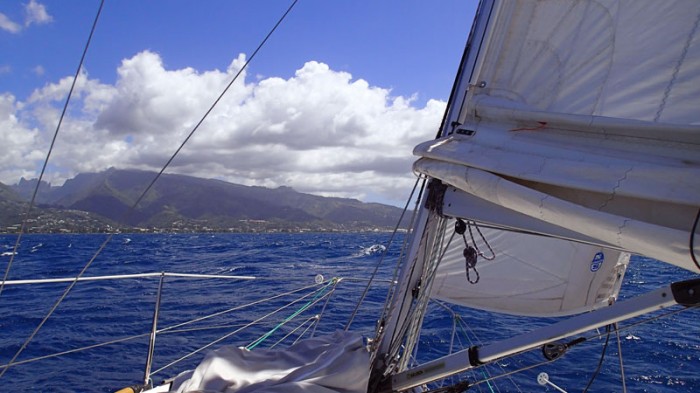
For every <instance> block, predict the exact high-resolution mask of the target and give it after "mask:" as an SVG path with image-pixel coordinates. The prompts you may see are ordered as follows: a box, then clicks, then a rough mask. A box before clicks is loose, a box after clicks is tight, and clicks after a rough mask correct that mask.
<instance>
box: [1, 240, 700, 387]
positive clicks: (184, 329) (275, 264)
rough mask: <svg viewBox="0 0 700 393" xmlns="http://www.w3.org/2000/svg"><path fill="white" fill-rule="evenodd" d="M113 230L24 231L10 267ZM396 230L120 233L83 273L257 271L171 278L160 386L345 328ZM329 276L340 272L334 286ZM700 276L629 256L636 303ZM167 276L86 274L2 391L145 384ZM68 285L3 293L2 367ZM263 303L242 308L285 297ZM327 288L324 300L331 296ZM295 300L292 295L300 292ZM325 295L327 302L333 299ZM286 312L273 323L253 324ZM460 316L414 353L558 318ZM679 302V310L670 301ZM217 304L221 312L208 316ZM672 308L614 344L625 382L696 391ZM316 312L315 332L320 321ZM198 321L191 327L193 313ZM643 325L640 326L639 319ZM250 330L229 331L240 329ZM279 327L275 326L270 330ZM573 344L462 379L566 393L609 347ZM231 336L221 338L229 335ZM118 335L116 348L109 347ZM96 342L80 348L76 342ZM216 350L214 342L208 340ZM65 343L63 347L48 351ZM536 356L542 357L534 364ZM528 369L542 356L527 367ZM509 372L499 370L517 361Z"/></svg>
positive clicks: (687, 339)
mask: <svg viewBox="0 0 700 393" xmlns="http://www.w3.org/2000/svg"><path fill="white" fill-rule="evenodd" d="M105 238H106V235H68V234H66V235H25V236H24V237H23V240H22V244H21V247H20V249H19V252H18V254H17V256H16V257H15V260H14V262H13V265H12V269H11V270H10V276H9V279H10V280H20V279H36V278H56V277H73V276H75V275H76V274H78V272H79V271H80V270H81V269H82V267H83V266H84V265H85V264H86V263H87V262H88V261H89V260H90V258H91V257H92V256H93V255H94V253H95V251H96V250H97V249H98V248H99V246H100V244H101V243H102V242H103V241H104V240H105ZM389 238H390V234H386V233H363V234H355V233H353V234H330V233H304V234H178V235H163V234H121V235H117V236H115V237H114V238H113V239H112V241H111V242H110V243H109V244H108V245H107V246H106V247H105V249H104V251H103V252H102V253H101V254H100V255H99V256H98V257H97V258H96V259H95V260H94V262H93V263H92V266H91V267H90V269H89V270H88V272H87V273H86V274H85V275H86V276H99V275H125V274H136V273H144V272H163V271H165V272H176V273H196V274H216V275H238V276H254V277H256V279H255V280H246V281H243V280H225V279H202V278H182V277H167V278H165V279H164V285H163V289H162V293H161V307H160V313H159V315H158V319H157V322H158V328H159V329H165V330H164V331H163V332H161V333H160V334H159V335H158V336H157V338H156V345H155V356H154V360H153V366H152V370H153V371H156V370H158V371H157V373H156V374H155V375H154V377H153V379H154V381H155V382H159V381H161V380H162V379H164V378H167V377H170V376H173V375H176V374H177V373H179V372H180V371H183V370H187V369H191V368H193V367H195V366H196V365H197V363H198V362H199V361H200V360H201V359H202V357H203V356H204V351H202V352H197V353H194V354H193V355H191V356H189V357H186V358H184V359H182V360H180V361H178V362H176V363H174V364H173V365H170V364H171V363H173V362H175V361H177V360H178V359H180V358H182V357H183V355H185V354H188V353H190V352H192V351H194V350H195V349H196V348H198V347H200V346H202V345H205V344H207V343H210V342H213V341H217V340H221V341H218V343H217V344H216V345H237V346H242V345H249V344H251V343H253V342H255V341H256V340H257V339H258V338H260V337H263V336H264V335H265V333H266V332H269V331H271V330H274V334H272V335H270V336H269V337H268V338H267V339H266V340H265V341H263V342H261V343H260V344H259V346H260V347H270V346H273V345H277V344H276V343H277V342H280V345H283V344H287V343H290V342H291V341H293V340H294V339H295V338H296V335H298V334H299V333H301V332H304V331H306V334H309V333H310V332H311V331H312V330H314V329H315V330H316V331H315V334H316V335H321V334H327V333H331V332H333V331H335V330H338V329H343V328H344V327H345V325H346V324H347V322H348V316H349V315H350V314H351V313H352V310H353V309H354V307H355V304H356V302H357V300H358V299H359V297H360V294H361V293H362V291H363V290H364V288H365V285H366V280H367V279H368V278H369V277H370V275H371V273H372V271H373V270H374V269H375V266H376V265H377V263H378V262H379V261H380V260H381V255H382V247H380V245H385V244H386V242H387V241H388V240H389ZM15 239H16V237H15V236H13V235H0V253H2V254H3V256H0V269H1V270H2V272H3V273H4V271H5V268H6V266H7V263H8V261H9V259H10V258H9V255H8V253H9V251H10V250H11V248H12V246H13V245H14V242H15ZM402 241H403V238H402V237H401V236H399V237H398V238H397V239H395V241H394V245H393V246H391V247H390V248H389V249H388V252H387V257H386V258H385V260H384V263H383V265H382V266H381V267H380V269H379V274H378V278H379V280H380V281H379V282H377V283H375V284H373V286H372V287H371V289H370V291H369V293H368V296H367V299H366V301H365V302H364V303H363V305H362V307H361V308H360V310H359V313H358V315H357V317H356V318H355V319H354V321H353V324H352V329H353V330H356V331H360V332H362V333H363V334H364V335H365V336H366V337H370V336H371V335H372V334H373V332H374V327H375V324H376V321H377V317H378V316H379V313H380V311H381V308H382V305H383V303H384V299H385V297H386V296H387V289H388V284H387V282H388V281H389V280H390V279H391V275H392V272H393V269H394V264H395V261H396V258H397V256H398V255H399V247H400V245H401V242H402ZM319 275H322V276H323V278H324V280H325V281H324V282H327V280H329V279H331V278H334V277H339V278H342V280H340V281H339V282H338V283H337V284H336V285H335V289H334V290H333V291H331V290H332V289H333V286H328V287H325V289H324V290H325V291H326V292H324V293H323V294H319V293H316V292H313V291H315V290H317V289H319V288H324V285H325V284H321V285H317V284H316V280H318V279H320V276H319ZM691 277H694V275H692V274H691V273H689V272H685V271H682V270H680V269H677V268H674V267H672V266H668V265H665V264H659V263H658V262H656V261H652V260H648V259H643V258H633V260H632V263H631V264H630V268H629V270H628V272H627V275H626V281H625V284H624V285H623V287H622V291H621V297H622V298H628V297H631V296H634V295H636V294H639V293H644V292H646V291H650V290H653V289H655V288H658V287H660V286H661V285H663V284H665V283H668V282H670V281H678V280H682V279H687V278H691ZM158 282H159V279H158V277H151V278H130V279H124V280H104V281H90V282H79V283H78V284H77V285H76V286H75V288H74V289H73V290H72V291H71V292H70V294H69V295H68V296H67V297H66V298H65V300H64V301H63V302H62V303H61V304H60V305H59V306H58V307H57V309H56V311H55V312H54V313H53V315H52V316H51V318H49V319H48V321H47V322H46V324H45V325H44V326H43V327H42V328H41V330H40V331H39V332H38V334H37V335H36V336H35V337H34V339H33V340H32V341H31V342H30V343H29V345H28V346H27V347H26V349H25V350H24V351H23V352H22V354H21V355H20V356H19V358H18V359H17V362H20V364H16V365H13V366H12V367H10V368H9V369H8V370H7V372H6V373H5V375H3V376H2V378H1V380H0V386H2V388H0V390H1V391H3V392H110V391H115V390H117V389H119V388H122V387H125V386H129V385H132V384H135V383H139V382H140V381H141V380H142V379H143V373H144V368H145V363H146V354H147V352H148V339H149V337H148V332H150V330H151V326H152V323H153V310H154V306H155V303H156V294H157V292H158ZM67 285H68V284H67V283H51V284H32V285H8V286H6V287H5V289H4V290H3V293H2V294H1V295H0V316H1V317H0V332H1V333H0V365H5V364H7V363H8V362H9V361H10V359H11V358H12V357H13V356H14V354H15V353H16V352H17V350H18V349H19V348H20V346H22V344H23V343H24V342H25V340H26V338H27V337H28V336H29V335H30V334H31V333H32V331H33V330H34V329H35V328H36V326H37V325H38V324H39V323H40V322H41V320H42V319H43V318H44V316H45V315H46V313H47V312H48V310H49V309H51V307H52V306H53V305H54V303H55V302H56V300H57V298H58V297H59V296H60V295H61V294H62V292H63V291H64V289H65V288H66V286H67ZM299 288H306V289H302V290H300V291H299V292H296V293H294V294H291V295H288V296H284V297H277V298H273V299H272V300H271V301H269V302H266V303H259V304H255V305H253V306H249V307H246V305H247V304H249V303H251V302H254V301H257V300H261V299H266V298H271V297H273V296H275V295H277V294H281V293H285V292H290V291H293V290H296V289H299ZM326 294H328V295H329V297H323V296H324V295H326ZM302 296H306V297H304V298H302V299H301V300H297V302H296V303H293V304H291V306H288V307H286V308H283V307H284V306H285V305H287V304H289V302H290V301H291V300H292V299H299V298H300V297H302ZM326 299H330V300H329V301H327V302H326ZM307 306H308V309H307V310H306V311H305V312H303V313H300V315H299V319H295V320H292V321H290V322H289V323H287V324H285V325H284V326H281V327H278V323H279V322H280V320H282V319H284V318H286V317H288V316H290V315H292V314H294V313H296V312H298V311H299V310H302V309H304V308H305V307H307ZM278 309H280V311H279V313H278V314H276V315H278V317H277V318H276V319H274V320H271V321H267V320H262V321H257V318H259V317H260V316H262V315H265V314H267V313H271V312H273V311H275V310H278ZM454 310H455V311H457V312H458V314H459V315H460V320H461V321H464V323H465V325H464V326H462V325H461V324H458V325H457V326H458V329H457V331H458V334H457V335H456V336H454V338H453V335H452V331H453V325H454V324H453V321H454V318H453V317H452V316H451V315H450V314H449V313H447V312H444V310H443V308H442V307H441V306H439V305H431V307H430V308H429V311H428V316H427V317H426V320H427V323H426V329H425V330H424V332H423V334H422V336H421V340H420V342H419V358H418V360H419V361H423V360H426V359H428V358H431V357H433V356H435V355H437V354H438V353H442V352H444V351H447V350H448V347H449V344H450V342H451V341H455V342H461V343H463V344H465V345H469V343H473V344H484V343H490V342H493V341H495V340H497V339H499V338H506V337H509V336H511V335H514V334H519V333H523V332H526V331H529V330H532V329H534V328H536V327H539V326H542V325H544V324H546V323H549V322H551V321H552V320H551V319H541V318H516V317H512V316H503V315H498V314H493V313H487V312H482V311H476V310H469V309H464V308H454ZM674 310H675V309H674ZM213 313H217V315H215V316H214V317H211V318H206V319H202V318H203V317H205V316H207V315H211V314H213ZM665 313H666V312H665V311H662V312H660V313H655V314H652V318H651V320H649V319H650V317H649V316H647V317H641V318H636V319H634V320H632V321H628V322H623V323H621V324H620V326H621V327H623V328H625V327H626V328H625V329H624V330H623V331H622V332H621V334H620V340H619V345H620V347H619V348H620V349H621V353H622V355H623V356H622V359H623V362H624V363H623V364H624V374H625V383H626V387H627V390H628V391H630V392H698V391H700V374H698V371H697V370H699V369H700V326H699V324H698V323H697V320H698V315H699V314H698V310H697V309H692V310H687V311H684V312H680V313H675V314H673V315H670V316H667V317H664V318H656V317H658V316H659V315H660V314H665ZM315 315H321V319H320V323H319V324H318V326H317V327H314V326H312V322H313V321H314V319H313V316H315ZM197 319H201V320H198V321H196V322H193V323H187V324H185V323H186V322H188V321H192V320H197ZM642 321H645V323H641V322H642ZM248 325H250V326H249V327H248V328H247V329H245V330H243V331H241V332H240V333H237V334H234V335H231V336H227V334H228V333H229V332H232V331H237V330H239V329H241V327H243V326H248ZM275 329H276V330H275ZM600 333H601V334H600V335H601V338H593V336H595V335H596V333H595V332H592V333H587V334H584V335H583V336H586V337H587V338H589V339H588V340H587V341H586V342H584V343H582V344H580V345H576V346H575V347H573V348H571V349H570V351H569V352H568V353H567V354H566V355H564V356H563V357H562V358H561V359H559V360H557V361H555V362H549V363H544V364H541V363H543V362H544V358H543V357H542V355H541V353H540V351H538V350H535V351H531V352H528V353H525V354H521V355H518V356H515V357H510V358H507V359H504V360H501V361H499V362H497V364H496V365H493V366H488V367H482V368H479V369H477V370H476V371H474V372H472V373H468V374H464V376H466V377H467V378H469V379H470V380H472V381H475V380H484V379H488V378H491V377H495V378H494V379H492V380H490V381H489V382H483V383H480V384H477V385H475V386H474V387H473V388H472V389H473V390H470V391H479V392H519V391H524V392H540V391H541V392H546V391H550V392H551V391H554V389H553V388H552V387H545V386H540V385H538V383H537V381H536V379H537V376H538V374H540V373H542V372H546V373H548V374H549V379H550V380H551V381H552V382H553V383H555V384H556V385H558V386H559V387H561V388H563V389H565V390H567V391H569V392H578V391H583V390H584V388H585V387H586V385H587V384H588V382H589V380H590V379H591V376H592V375H593V374H594V373H595V371H596V368H597V367H598V364H599V361H600V359H601V352H602V350H603V347H604V346H605V342H606V340H605V332H604V331H601V332H600ZM222 337H225V338H223V339H222ZM105 342H112V343H110V344H108V345H100V346H97V345H98V344H100V343H105ZM92 346H94V348H92V349H88V350H83V351H78V352H72V351H73V350H74V349H77V348H84V347H92ZM213 347H216V346H213ZM57 352H70V353H68V354H66V355H63V356H57V357H48V358H47V357H46V356H47V355H50V354H53V353H57ZM619 352H620V350H618V340H617V337H616V335H615V334H614V333H613V334H611V336H610V339H609V342H608V345H607V350H606V355H605V357H604V358H603V361H602V364H601V368H600V372H599V373H598V375H597V377H596V378H595V380H594V381H593V382H592V383H591V386H590V388H589V391H590V392H611V391H622V388H621V377H620V361H619V356H618V353H619ZM538 364H539V365H538ZM530 365H538V366H536V367H533V368H528V367H530ZM520 369H524V371H521V372H516V373H513V374H511V375H509V376H507V377H497V376H498V375H500V374H503V373H510V372H513V371H516V370H520Z"/></svg>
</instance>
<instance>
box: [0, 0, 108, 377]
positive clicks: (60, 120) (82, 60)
mask: <svg viewBox="0 0 700 393" xmlns="http://www.w3.org/2000/svg"><path fill="white" fill-rule="evenodd" d="M103 6H104V0H102V1H100V6H99V8H98V9H97V14H96V15H95V20H94V21H93V22H92V28H91V29H90V34H89V35H88V39H87V42H86V43H85V47H84V48H83V54H82V55H81V57H80V62H79V63H78V69H77V70H75V76H74V77H73V82H72V83H71V85H70V90H68V96H67V97H66V102H65V103H64V104H63V110H62V111H61V116H60V117H59V118H58V124H56V131H54V133H53V138H52V139H51V145H49V151H48V152H47V153H46V158H45V159H44V164H43V165H42V167H41V172H40V173H39V179H38V180H37V183H36V186H35V187H34V192H33V193H32V199H31V200H30V202H29V206H27V211H26V212H25V213H24V218H23V219H22V225H21V226H20V229H19V233H18V234H17V240H16V241H15V246H14V248H13V249H12V255H10V261H9V262H8V263H7V267H6V268H5V276H4V277H3V279H2V282H1V283H0V296H2V290H3V289H4V288H5V281H7V277H8V276H9V274H10V267H11V266H12V262H13V261H14V259H15V255H17V250H18V249H19V244H20V240H21V239H22V234H23V233H24V231H25V229H26V227H27V220H29V213H30V212H31V211H32V209H33V208H34V204H35V203H36V196H37V194H38V193H39V186H40V185H41V180H42V179H43V178H44V173H45V172H46V167H47V166H48V165H49V158H50V157H51V152H53V147H54V145H55V144H56V139H57V138H58V131H59V130H60V129H61V124H63V118H64V117H65V116H66V112H67V111H68V103H69V102H70V99H71V97H72V96H73V90H75V85H76V83H77V81H78V77H79V76H80V70H81V69H82V68H83V63H85V56H86V55H87V51H88V48H89V47H90V42H91V41H92V36H93V34H94V33H95V28H96V27H97V21H98V20H99V19H100V14H101V13H102V7H103ZM1 376H2V373H0V377H1Z"/></svg>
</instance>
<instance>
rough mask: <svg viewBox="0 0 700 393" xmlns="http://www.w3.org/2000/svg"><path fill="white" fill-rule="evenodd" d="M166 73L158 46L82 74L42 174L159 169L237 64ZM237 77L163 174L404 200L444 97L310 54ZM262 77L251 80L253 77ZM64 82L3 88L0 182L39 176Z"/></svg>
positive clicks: (55, 177) (58, 177)
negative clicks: (381, 83) (22, 98)
mask: <svg viewBox="0 0 700 393" xmlns="http://www.w3.org/2000/svg"><path fill="white" fill-rule="evenodd" d="M244 61H245V57H244V56H243V55H239V57H238V58H236V59H234V60H233V61H232V62H231V64H230V66H229V67H228V68H227V69H226V70H209V71H198V70H195V69H192V68H184V69H177V70H169V69H166V68H165V67H164V65H163V61H162V59H161V58H160V56H159V55H158V54H156V53H153V52H149V51H144V52H141V53H139V54H137V55H135V56H133V57H132V58H129V59H125V60H123V61H122V63H121V65H120V67H119V68H118V69H117V75H118V77H117V80H116V82H115V83H114V85H111V84H103V83H101V82H100V81H99V80H95V79H91V78H90V77H89V72H84V73H82V74H81V75H80V77H79V80H78V82H77V85H76V90H75V91H74V97H73V100H72V101H71V104H70V105H69V108H68V111H67V116H66V118H65V119H64V120H63V124H62V126H61V129H60V131H59V136H58V141H57V142H56V146H55V148H54V152H53V153H52V156H51V160H50V166H49V171H50V173H49V175H48V180H50V181H52V182H54V183H60V182H62V181H63V180H65V179H66V178H69V177H72V176H74V175H75V174H77V173H80V172H94V171H102V170H105V169H107V168H109V167H116V168H136V169H144V170H159V169H160V168H161V167H162V165H163V164H164V163H165V162H166V161H167V160H168V158H169V157H170V156H171V155H172V154H173V152H174V151H175V150H176V149H177V148H178V146H179V145H180V144H181V143H182V141H183V140H184V138H185V137H186V136H187V135H188V134H189V133H190V131H191V130H192V129H193V128H194V127H195V125H196V124H197V123H198V122H199V121H200V119H202V117H203V115H204V113H205V112H206V111H207V110H208V109H209V107H210V106H211V104H212V103H213V102H214V100H215V99H216V98H217V97H218V96H219V94H220V93H221V91H222V90H223V89H224V87H225V86H226V85H227V84H228V83H229V82H230V80H231V79H232V78H233V76H234V75H235V74H236V73H237V72H238V71H239V70H240V69H241V67H242V65H243V64H244ZM247 79H249V78H247V75H246V73H245V72H244V73H242V75H241V77H240V78H239V80H238V81H236V82H235V83H234V84H233V85H232V86H231V88H230V89H229V91H228V92H227V94H226V95H225V96H224V97H223V98H222V99H221V101H220V102H219V104H218V105H217V106H216V107H215V108H214V110H213V111H212V112H211V113H210V114H209V116H208V117H207V118H206V119H205V120H204V122H203V123H202V124H201V126H200V127H199V129H198V130H197V132H196V133H195V134H194V136H193V137H192V138H191V140H190V141H189V143H188V144H187V145H186V146H185V148H184V149H183V150H182V151H181V153H180V154H179V155H178V157H177V158H176V159H175V160H174V162H173V163H172V164H171V166H170V167H169V169H168V171H167V172H170V173H181V174H187V175H193V176H200V177H205V178H218V179H222V180H226V181H230V182H234V183H240V184H246V185H260V186H266V187H277V186H290V187H293V188H295V189H296V190H298V191H302V192H309V193H315V194H319V195H325V196H341V197H353V198H358V199H362V200H365V201H381V202H393V203H401V201H403V199H404V198H405V197H406V196H407V194H408V192H409V191H410V187H411V186H412V184H413V182H414V181H415V177H414V176H413V174H412V173H411V164H412V161H413V157H412V156H411V150H412V148H413V146H414V145H415V144H417V143H418V142H421V141H423V140H426V139H429V138H431V137H433V136H434V135H435V133H436V131H437V128H438V126H439V121H440V119H441V117H442V113H443V111H444V108H445V103H444V102H440V101H434V100H433V101H429V102H428V103H427V104H426V105H425V106H424V107H422V108H417V107H414V104H413V102H412V100H411V98H410V97H395V96H392V95H391V91H390V90H388V89H383V88H381V87H376V86H371V85H370V84H369V83H368V82H367V81H364V80H362V79H353V77H352V75H350V74H349V73H347V72H338V71H334V70H332V69H330V68H329V67H328V66H327V65H326V64H323V63H319V62H314V61H310V62H307V63H306V64H304V65H303V66H302V67H301V68H300V69H298V70H297V71H296V72H295V75H294V76H293V77H291V78H289V79H282V78H275V77H271V78H264V79H259V78H250V79H255V81H253V82H251V81H248V80H247ZM258 79H259V80H258ZM71 82H72V77H66V78H63V79H61V80H60V81H57V82H55V83H52V84H48V85H46V86H44V87H42V88H41V89H37V90H35V91H34V93H33V94H32V95H31V96H30V97H29V98H28V99H27V100H26V102H17V101H16V99H15V97H14V96H13V95H12V94H10V93H4V94H0V140H2V141H5V142H4V144H5V146H4V147H3V150H4V151H6V152H7V153H6V154H2V155H0V181H2V182H3V183H9V184H13V183H16V182H17V181H18V180H19V178H20V177H21V176H24V177H26V178H31V177H36V176H37V174H38V171H37V170H38V168H40V166H41V163H42V162H43V158H44V156H45V154H46V151H47V149H48V146H49V143H50V141H51V138H52V137H53V132H54V131H55V129H56V124H57V123H58V119H59V116H60V113H61V110H62V107H63V102H64V100H65V97H66V95H67V93H68V91H69V88H70V85H71Z"/></svg>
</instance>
